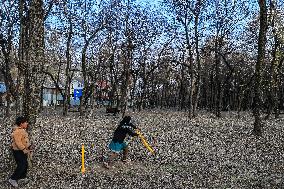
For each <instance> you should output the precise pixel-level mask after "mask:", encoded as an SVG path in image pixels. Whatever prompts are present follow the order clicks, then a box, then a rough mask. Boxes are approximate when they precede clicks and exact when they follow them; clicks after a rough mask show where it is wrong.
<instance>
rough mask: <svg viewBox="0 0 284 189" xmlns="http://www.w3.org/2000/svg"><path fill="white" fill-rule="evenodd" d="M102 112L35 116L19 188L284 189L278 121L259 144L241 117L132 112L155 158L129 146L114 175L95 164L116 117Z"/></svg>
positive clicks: (6, 135) (7, 157) (5, 163)
mask: <svg viewBox="0 0 284 189" xmlns="http://www.w3.org/2000/svg"><path fill="white" fill-rule="evenodd" d="M102 111H103V110H98V112H97V114H96V116H95V117H94V118H92V119H91V118H84V119H82V118H80V117H78V116H77V115H76V114H77V113H70V114H69V116H68V117H62V116H61V115H56V114H53V115H48V116H47V115H41V116H40V117H39V119H38V122H37V124H36V126H35V127H34V128H33V130H32V133H31V135H32V142H33V143H34V145H35V154H34V160H33V167H32V168H31V169H29V177H30V179H31V181H30V182H29V183H28V184H27V185H25V186H21V188H23V189H37V188H42V189H47V188H48V189H49V188H54V189H61V188H62V189H63V188H64V189H70V188H164V189H166V188H169V189H172V188H284V119H283V118H280V119H277V120H275V119H271V120H268V121H266V122H265V126H264V134H263V137H261V138H256V137H254V136H252V135H251V131H252V125H253V118H252V117H251V115H249V114H248V113H245V112H244V113H242V115H241V119H237V115H236V114H235V113H234V112H230V113H224V114H223V118H220V119H217V118H215V117H214V116H213V115H212V114H209V113H205V112H200V114H199V116H198V117H197V118H194V119H192V120H189V119H188V118H187V114H186V113H184V112H174V111H161V110H157V111H147V112H139V113H133V114H132V116H133V117H134V119H135V121H136V124H138V126H139V127H140V128H141V130H142V132H143V134H144V135H145V137H146V138H147V139H148V141H149V142H150V143H151V144H153V143H155V141H156V144H155V147H154V148H155V150H156V155H154V156H153V155H150V154H148V152H147V151H146V149H145V148H144V147H143V145H142V143H141V142H140V140H139V139H134V140H133V141H131V143H130V159H131V160H132V161H131V162H130V163H128V164H123V163H122V162H120V161H119V160H117V162H116V164H115V168H113V169H110V170H106V169H104V168H103V167H102V166H101V159H102V156H103V154H106V152H108V150H107V145H108V143H109V141H110V139H111V137H112V133H113V131H114V129H115V127H116V125H117V123H118V122H119V120H120V117H114V116H106V115H105V114H104V113H103V112H102ZM12 121H13V118H11V119H10V120H7V119H6V120H3V121H2V122H1V130H0V137H1V138H0V140H1V147H0V148H1V149H0V150H1V152H2V153H1V156H0V161H1V163H0V182H1V183H0V188H1V189H2V188H3V189H4V188H11V187H10V186H9V184H8V183H7V178H8V177H9V175H10V174H11V173H12V171H13V169H14V167H15V165H14V164H15V163H14V160H13V158H12V156H11V152H10V150H9V144H10V140H11V139H10V133H11V131H12V129H11V128H12V127H11V125H12ZM154 139H155V140H154ZM82 143H84V144H85V150H86V153H85V156H86V165H85V167H86V173H85V174H84V175H82V174H81V173H80V166H81V144H82Z"/></svg>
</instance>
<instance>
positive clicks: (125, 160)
mask: <svg viewBox="0 0 284 189" xmlns="http://www.w3.org/2000/svg"><path fill="white" fill-rule="evenodd" d="M121 161H122V162H123V163H130V162H131V160H130V159H122V160H121Z"/></svg>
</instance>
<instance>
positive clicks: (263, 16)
mask: <svg viewBox="0 0 284 189" xmlns="http://www.w3.org/2000/svg"><path fill="white" fill-rule="evenodd" d="M258 4H259V8H260V13H259V14H260V17H259V20H260V28H259V36H258V50H257V51H258V55H257V62H256V65H255V86H254V108H253V115H254V128H253V134H254V135H256V136H261V135H262V122H261V118H260V108H261V100H260V91H261V89H262V86H261V78H262V65H263V64H264V61H265V44H266V31H267V8H266V0H259V1H258Z"/></svg>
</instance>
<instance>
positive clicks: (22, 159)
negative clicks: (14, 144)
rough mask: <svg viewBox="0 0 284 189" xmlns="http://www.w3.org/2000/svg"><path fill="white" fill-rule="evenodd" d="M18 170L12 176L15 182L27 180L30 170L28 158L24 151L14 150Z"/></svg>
mask: <svg viewBox="0 0 284 189" xmlns="http://www.w3.org/2000/svg"><path fill="white" fill-rule="evenodd" d="M13 155H14V158H15V161H16V164H17V168H16V170H15V171H14V173H13V174H12V176H11V179H13V180H19V179H23V178H26V176H27V170H28V156H27V154H24V152H23V151H22V150H13Z"/></svg>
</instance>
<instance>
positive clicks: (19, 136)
mask: <svg viewBox="0 0 284 189" xmlns="http://www.w3.org/2000/svg"><path fill="white" fill-rule="evenodd" d="M13 137H14V141H15V144H16V146H17V147H18V149H19V150H23V151H24V150H25V148H26V147H25V145H24V144H23V143H22V134H21V132H19V131H15V132H14V135H13Z"/></svg>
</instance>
